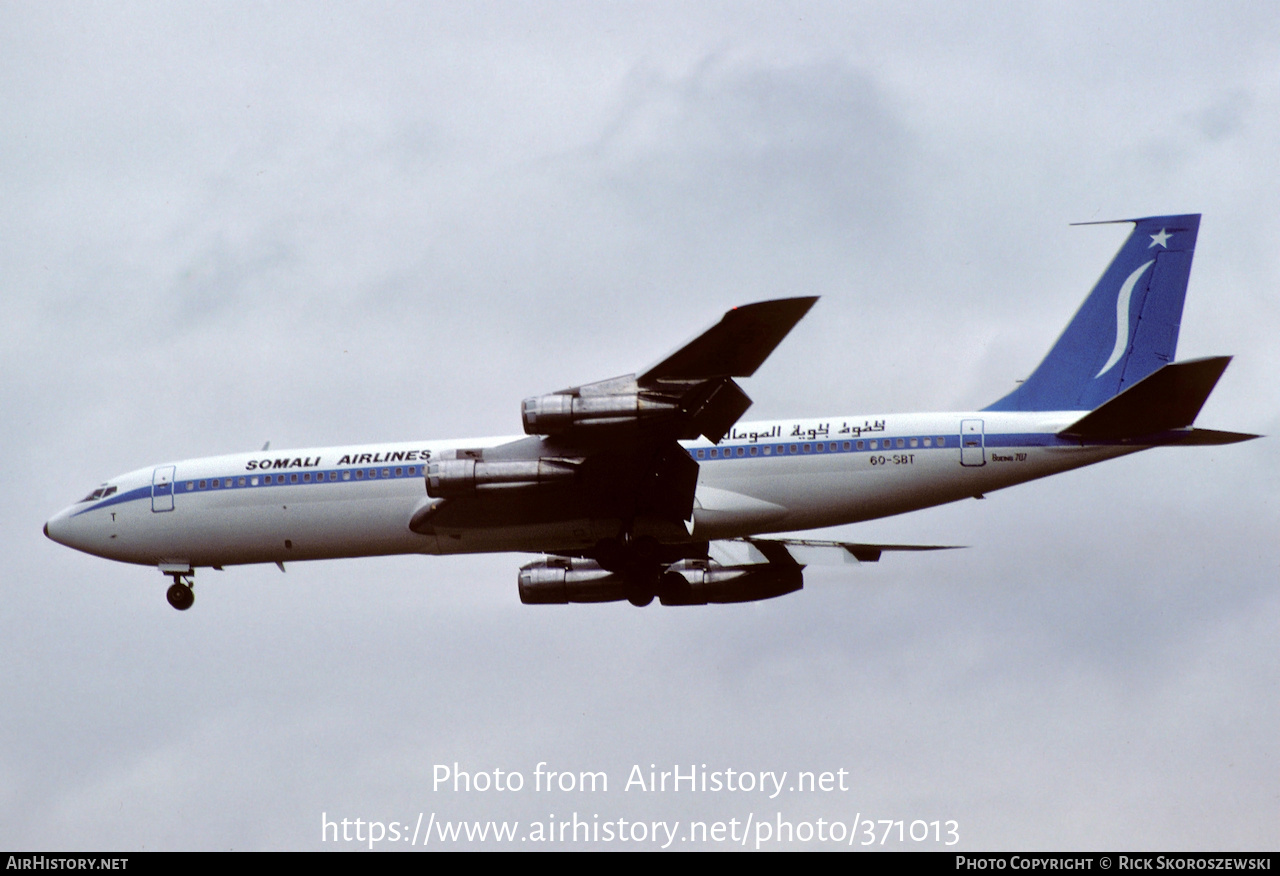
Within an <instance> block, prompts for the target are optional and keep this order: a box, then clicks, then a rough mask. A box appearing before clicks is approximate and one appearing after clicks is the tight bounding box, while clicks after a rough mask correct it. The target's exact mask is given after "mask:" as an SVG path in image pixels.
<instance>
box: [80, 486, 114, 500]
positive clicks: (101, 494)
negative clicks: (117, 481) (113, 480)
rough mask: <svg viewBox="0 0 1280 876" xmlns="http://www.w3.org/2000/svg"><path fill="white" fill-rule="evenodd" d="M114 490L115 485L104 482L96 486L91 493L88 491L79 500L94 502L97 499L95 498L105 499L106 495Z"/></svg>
mask: <svg viewBox="0 0 1280 876" xmlns="http://www.w3.org/2000/svg"><path fill="white" fill-rule="evenodd" d="M115 491H116V488H115V487H108V486H107V485H106V484H103V485H102V486H100V487H98V489H96V490H94V491H93V492H92V493H90V494H89V495H87V496H85V497H84V498H83V499H81V500H80V501H81V502H96V501H97V500H99V499H105V498H106V497H107V496H110V495H111V494H113V493H114V492H115Z"/></svg>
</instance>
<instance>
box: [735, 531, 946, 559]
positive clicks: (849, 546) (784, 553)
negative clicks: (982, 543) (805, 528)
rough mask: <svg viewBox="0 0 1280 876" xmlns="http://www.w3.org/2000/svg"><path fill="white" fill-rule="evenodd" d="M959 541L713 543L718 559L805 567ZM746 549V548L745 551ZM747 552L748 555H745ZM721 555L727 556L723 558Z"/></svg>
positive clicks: (934, 547) (753, 540)
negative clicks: (793, 563) (782, 563)
mask: <svg viewBox="0 0 1280 876" xmlns="http://www.w3.org/2000/svg"><path fill="white" fill-rule="evenodd" d="M963 547H964V546H963V545H956V544H861V543H855V542H847V541H815V540H813V539H805V538H735V539H729V540H727V541H715V542H712V543H711V549H712V554H713V555H715V559H716V560H717V562H725V561H729V562H741V561H742V560H743V559H746V560H747V561H749V562H754V563H763V562H771V563H776V562H780V561H783V562H785V561H787V560H788V558H789V560H790V561H793V562H796V563H799V564H800V565H803V566H812V565H830V564H833V563H875V562H879V560H880V554H881V553H883V552H884V551H951V550H960V549H962V548H963ZM744 549H745V551H744ZM744 553H745V558H744V557H743V556H742V554H744ZM721 557H724V559H723V560H722V559H721Z"/></svg>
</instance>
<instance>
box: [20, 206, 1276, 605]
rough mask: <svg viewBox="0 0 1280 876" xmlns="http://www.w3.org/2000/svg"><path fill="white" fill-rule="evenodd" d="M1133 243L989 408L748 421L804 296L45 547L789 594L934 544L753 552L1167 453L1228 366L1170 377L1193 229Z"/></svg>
mask: <svg viewBox="0 0 1280 876" xmlns="http://www.w3.org/2000/svg"><path fill="white" fill-rule="evenodd" d="M1126 221H1131V222H1132V223H1133V226H1134V227H1133V231H1132V233H1131V234H1130V235H1129V237H1128V239H1127V240H1126V241H1125V243H1124V244H1123V246H1122V247H1121V248H1120V251H1119V253H1118V254H1117V255H1116V257H1115V258H1114V260H1113V261H1112V262H1111V265H1110V266H1109V267H1108V268H1107V270H1106V271H1105V273H1103V275H1102V278H1101V279H1100V280H1099V281H1098V284H1097V285H1096V286H1095V287H1094V289H1093V291H1092V293H1090V295H1089V297H1088V298H1087V299H1086V300H1085V302H1084V305H1083V306H1082V307H1081V308H1080V310H1079V312H1077V313H1076V315H1075V317H1074V318H1073V319H1072V320H1071V322H1070V324H1068V326H1067V328H1066V331H1064V332H1063V334H1062V337H1061V338H1059V339H1058V341H1057V343H1056V344H1055V345H1054V346H1053V348H1052V349H1051V350H1050V351H1049V353H1048V355H1047V356H1046V357H1045V359H1044V361H1043V362H1041V363H1040V365H1039V367H1037V368H1036V370H1035V371H1034V372H1032V374H1031V376H1030V377H1029V378H1027V379H1026V380H1025V381H1024V382H1022V383H1021V384H1019V385H1018V386H1017V388H1016V389H1014V390H1013V392H1011V393H1009V394H1008V395H1006V396H1004V397H1003V398H1001V399H999V400H998V401H996V402H995V403H993V404H991V405H988V406H987V407H985V408H983V409H982V410H977V411H960V412H953V413H935V414H875V415H871V416H865V415H858V416H839V417H824V418H821V419H804V420H783V421H771V422H748V423H740V422H739V418H740V417H741V416H742V415H743V414H744V413H745V412H746V411H747V409H748V408H749V407H750V406H751V400H750V399H749V398H748V397H747V395H746V393H744V392H743V390H742V388H741V387H740V386H739V385H738V383H737V380H738V379H740V378H744V377H750V376H751V375H752V374H754V373H755V371H756V369H757V368H758V367H759V366H760V364H761V363H762V362H764V360H765V359H766V358H767V357H768V356H769V355H770V353H772V352H773V350H774V348H775V347H776V346H777V345H778V344H779V343H780V342H781V341H782V339H783V338H784V337H786V335H787V334H788V333H789V332H790V331H791V329H792V328H793V327H794V326H795V325H796V323H797V322H799V320H800V319H801V318H802V317H803V316H804V315H805V314H806V313H808V311H809V309H810V308H811V307H813V305H814V302H815V301H817V299H816V298H789V299H782V300H776V301H761V302H758V303H755V304H748V305H746V306H743V307H738V308H735V309H733V310H730V311H729V312H728V313H726V314H725V315H724V317H723V318H722V319H721V320H720V322H718V323H717V324H716V325H714V326H712V327H711V328H709V329H707V330H706V331H705V332H703V333H702V334H701V335H700V336H698V337H697V338H695V339H694V340H693V341H691V342H690V343H688V344H687V345H685V346H684V347H682V348H680V349H679V350H676V351H675V352H674V353H672V354H671V355H669V356H667V357H666V358H665V359H662V360H661V361H660V362H658V363H657V364H655V365H653V366H652V367H650V368H648V369H647V370H645V371H643V372H641V373H639V374H628V375H625V376H623V377H615V378H612V379H609V380H602V381H599V382H596V383H588V384H585V385H583V386H574V387H570V388H568V389H563V390H560V391H559V392H554V393H550V394H548V395H542V396H537V397H534V398H529V399H525V401H524V404H523V408H522V411H521V417H522V420H523V423H524V432H525V434H524V435H523V436H514V437H506V438H489V439H478V440H447V441H414V442H410V443H395V444H379V445H375V446H363V447H326V448H312V449H305V450H292V451H279V452H276V451H266V450H264V451H260V452H257V453H234V454H229V455H227V456H216V457H211V458H207V459H190V460H183V461H180V462H166V463H163V464H161V465H154V466H149V467H147V468H143V469H139V470H137V471H133V472H130V473H128V474H124V475H120V476H119V477H115V478H112V479H111V480H109V481H107V482H106V483H105V484H103V485H102V486H100V487H97V488H96V489H94V490H93V491H91V492H90V493H89V495H87V496H85V497H84V498H83V499H81V500H80V501H79V502H77V503H75V504H74V505H72V506H71V507H69V508H66V509H65V510H63V511H61V512H59V513H58V514H57V515H55V516H54V517H53V519H51V520H50V521H49V522H48V523H47V524H45V528H44V531H45V534H46V535H47V536H48V537H49V538H51V539H53V540H54V541H56V542H58V543H60V544H64V545H67V546H68V547H73V548H76V549H77V550H81V551H84V552H86V553H90V554H94V555H97V556H100V557H107V558H109V559H113V560H120V561H122V562H127V563H137V564H140V565H146V566H153V567H156V568H158V569H159V570H160V571H161V572H163V573H164V574H165V575H167V576H169V577H170V578H172V585H171V586H170V587H169V589H168V599H169V602H170V603H171V604H172V605H173V607H174V608H177V609H187V608H189V607H190V606H191V604H192V602H193V600H194V596H193V592H192V586H193V584H194V575H195V571H196V569H197V568H198V567H202V566H203V567H212V568H214V569H221V568H223V567H224V566H229V565H234V564H240V563H276V564H278V565H280V567H281V568H282V569H283V568H284V563H285V562H292V561H296V560H323V559H331V558H337V557H365V556H374V555H385V554H407V553H419V554H456V553H476V552H485V551H523V552H529V553H534V554H540V555H542V556H541V558H540V559H537V560H535V561H534V562H531V563H529V564H527V565H525V566H524V567H523V568H522V569H520V574H519V592H520V598H521V600H522V601H523V602H525V603H570V602H608V601H616V600H623V599H626V600H630V601H631V602H632V603H634V604H636V605H645V604H647V603H649V602H651V601H652V600H653V599H654V598H655V597H656V598H658V599H659V600H661V602H662V603H663V604H666V605H705V604H708V603H728V602H747V601H751V600H758V599H768V598H771V597H775V596H781V595H783V594H786V593H791V592H793V591H796V590H799V589H801V587H802V586H803V580H804V579H803V574H802V570H803V568H804V564H805V563H806V562H809V561H810V560H811V559H812V558H813V557H814V556H815V555H821V554H827V555H831V554H836V555H839V556H840V557H842V558H843V559H844V560H847V561H850V562H854V561H858V562H867V561H875V560H878V559H879V557H880V555H881V553H882V552H883V551H886V550H931V549H937V548H938V547H940V546H908V545H881V544H855V543H850V542H832V541H812V540H805V539H794V538H763V537H761V536H763V535H765V534H769V533H794V532H798V531H801V530H807V529H813V528H817V527H825V526H835V525H838V524H846V523H855V522H858V521H862V520H871V519H874V518H877V517H885V516H888V515H891V514H901V513H903V512H906V511H914V510H916V509H919V508H927V507H930V506H933V505H940V504H943V503H945V502H954V501H957V500H959V499H964V498H968V497H971V496H981V495H983V494H985V493H989V492H991V491H992V490H998V489H1001V488H1003V487H1008V486H1012V485H1013V484H1019V483H1022V482H1024V481H1029V480H1034V479H1035V478H1041V477H1045V476H1046V475H1051V474H1057V473H1058V472H1063V471H1067V470H1069V469H1073V468H1079V467H1080V466H1085V465H1092V464H1093V463H1095V462H1102V461H1103V460H1107V459H1114V458H1115V457H1118V456H1124V455H1125V454H1129V453H1134V452H1136V451H1139V450H1146V449H1149V448H1152V447H1162V446H1166V445H1174V444H1178V445H1188V444H1190V445H1211V444H1230V443H1234V442H1237V441H1244V440H1247V439H1250V438H1254V437H1257V436H1255V435H1248V434H1243V433H1237V432H1221V431H1215V430H1209V429H1198V428H1195V427H1194V426H1193V425H1192V424H1193V422H1194V421H1195V418H1196V416H1197V414H1199V412H1200V408H1201V407H1202V406H1203V404H1204V402H1205V400H1206V399H1207V398H1208V396H1209V393H1210V392H1212V390H1213V387H1214V386H1215V384H1216V383H1217V381H1218V378H1219V377H1220V376H1221V375H1222V372H1223V370H1224V369H1225V368H1226V367H1227V363H1228V362H1229V361H1230V357H1226V356H1218V357H1212V358H1204V359H1192V360H1188V361H1184V362H1175V361H1174V351H1175V349H1176V347H1177V341H1178V325H1179V321H1180V319H1181V315H1182V305H1183V298H1184V295H1185V293H1186V288H1187V279H1188V276H1189V274H1190V271H1191V259H1192V255H1193V252H1194V250H1195V243H1196V235H1197V232H1198V229H1199V224H1200V217H1199V216H1198V215H1185V216H1154V217H1148V218H1145V219H1135V220H1126Z"/></svg>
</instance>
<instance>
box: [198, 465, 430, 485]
mask: <svg viewBox="0 0 1280 876" xmlns="http://www.w3.org/2000/svg"><path fill="white" fill-rule="evenodd" d="M393 471H394V474H392V472H393ZM417 474H418V466H416V465H411V466H409V467H408V468H407V469H406V468H405V467H404V466H399V467H397V468H395V469H390V468H384V469H381V470H379V469H376V468H368V469H365V468H357V469H347V470H346V471H343V472H336V471H331V472H323V471H318V472H315V473H312V472H309V471H304V472H293V473H291V474H278V475H253V476H252V477H248V476H241V477H238V478H213V479H211V480H203V481H187V489H188V490H218V489H224V488H227V487H256V486H258V485H259V484H262V485H263V486H269V485H271V484H286V483H288V484H310V483H317V484H318V483H322V482H325V481H338V480H343V481H349V480H351V479H352V478H355V479H356V480H358V481H362V480H364V479H366V478H369V479H370V480H372V479H374V478H378V477H384V478H389V477H397V478H401V477H404V476H405V475H409V476H410V477H412V476H415V475H417Z"/></svg>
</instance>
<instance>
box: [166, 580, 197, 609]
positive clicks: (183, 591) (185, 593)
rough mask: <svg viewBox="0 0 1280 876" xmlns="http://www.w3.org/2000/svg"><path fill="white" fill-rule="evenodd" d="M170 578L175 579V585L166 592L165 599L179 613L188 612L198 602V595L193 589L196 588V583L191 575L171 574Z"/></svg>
mask: <svg viewBox="0 0 1280 876" xmlns="http://www.w3.org/2000/svg"><path fill="white" fill-rule="evenodd" d="M169 576H170V577H171V578H173V584H172V585H170V587H169V589H168V591H166V592H165V594H164V595H165V598H166V599H168V600H169V604H170V605H172V606H173V607H174V608H176V609H177V610H178V611H186V610H187V609H188V608H190V607H191V606H192V605H194V604H195V601H196V595H195V593H194V592H193V591H192V589H191V588H192V587H194V586H195V581H194V579H193V577H192V575H191V574H190V573H185V574H184V573H182V572H170V573H169Z"/></svg>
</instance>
